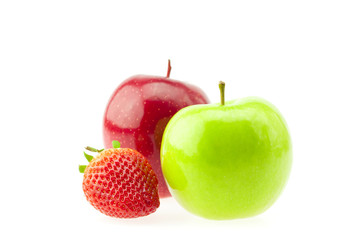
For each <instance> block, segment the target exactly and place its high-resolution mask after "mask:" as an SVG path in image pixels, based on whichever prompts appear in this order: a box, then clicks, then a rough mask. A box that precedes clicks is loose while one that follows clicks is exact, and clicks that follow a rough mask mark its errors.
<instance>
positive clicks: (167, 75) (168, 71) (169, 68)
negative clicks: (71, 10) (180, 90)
mask: <svg viewBox="0 0 360 240" xmlns="http://www.w3.org/2000/svg"><path fill="white" fill-rule="evenodd" d="M170 72H171V64H170V59H168V69H167V74H166V77H167V78H169V77H170Z"/></svg>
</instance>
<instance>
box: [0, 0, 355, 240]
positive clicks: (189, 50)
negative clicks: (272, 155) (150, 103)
mask: <svg viewBox="0 0 360 240" xmlns="http://www.w3.org/2000/svg"><path fill="white" fill-rule="evenodd" d="M127 2H128V3H124V2H121V1H74V0H71V1H66V0H62V1H15V0H14V1H6V0H5V1H4V0H3V1H1V2H0V81H1V83H0V106H1V109H0V110H1V112H0V113H1V118H0V121H1V124H0V140H1V142H0V144H1V145H0V146H1V148H0V149H1V155H0V163H1V165H0V169H1V173H0V184H1V185H0V189H1V191H0V210H1V212H0V218H1V231H0V238H1V239H68V238H74V239H75V238H77V239H80V238H84V239H85V238H86V239H130V238H131V239H133V238H135V239H136V238H144V237H147V238H148V239H149V238H150V239H152V238H155V237H156V238H158V239H163V238H171V239H174V238H175V239H180V238H181V239H183V238H184V237H187V238H190V237H191V236H192V237H197V238H201V239H209V238H214V239H215V238H222V239H226V238H227V236H233V237H234V238H238V239H265V238H266V239H268V238H269V239H326V238H329V237H333V238H337V239H340V238H341V239H359V238H360V233H359V230H357V229H356V228H358V227H359V225H360V224H359V223H360V220H359V215H360V207H359V203H360V154H359V149H360V139H359V135H360V127H359V126H360V115H359V111H360V108H359V104H360V94H359V90H360V89H359V85H358V83H359V80H360V4H359V1H346V0H342V1H329V0H328V1H318V0H309V1H308V0H302V1H255V0H254V1H217V2H215V1H195V0H193V1H184V0H183V1H177V2H175V1H154V0H151V1H141V2H139V1H127ZM168 58H170V59H171V60H172V65H173V70H172V72H171V77H172V78H174V79H178V80H182V81H186V82H189V83H192V84H195V85H197V86H199V87H201V88H202V89H203V90H204V91H205V92H206V93H207V94H208V96H209V98H210V100H211V102H218V101H219V94H218V86H217V82H218V81H219V80H223V81H225V82H226V84H227V85H226V86H227V88H226V98H227V99H228V100H230V99H235V98H241V97H245V96H251V95H255V96H261V97H263V98H265V99H267V100H269V101H270V102H272V103H273V104H274V105H276V106H277V107H278V108H279V109H280V111H281V112H282V114H283V115H284V117H285V118H286V120H287V122H288V125H289V127H290V131H291V135H292V139H293V147H294V164H293V169H292V173H291V176H290V179H289V182H288V185H287V186H286V188H285V191H284V192H283V194H282V195H281V197H280V198H279V199H278V201H277V202H276V203H275V204H274V205H273V206H272V207H271V208H270V209H269V210H268V211H267V212H265V213H263V214H261V215H259V216H257V217H253V218H250V219H240V220H233V221H220V222H219V221H209V220H204V219H201V218H199V217H196V216H193V215H191V214H189V213H187V212H185V210H183V209H182V208H181V207H180V206H179V205H177V203H176V202H175V201H174V200H173V199H167V200H164V201H161V206H160V208H159V209H158V211H157V212H156V213H154V214H152V215H150V216H148V217H144V218H140V219H132V220H121V219H112V218H109V217H107V216H105V215H102V214H101V213H99V212H97V211H96V210H94V209H93V208H92V207H91V206H90V204H88V203H87V202H86V199H85V197H84V195H83V192H82V188H81V184H82V175H81V174H79V173H78V165H79V164H85V163H86V160H85V158H84V157H83V153H82V151H83V147H84V146H86V145H90V146H95V147H101V146H102V144H103V143H102V117H103V113H104V110H105V106H106V103H107V101H108V99H109V97H110V95H111V93H112V92H113V90H114V89H115V88H116V87H117V86H118V85H119V84H120V83H121V81H123V80H124V79H126V78H128V77H130V76H132V75H135V74H141V73H142V74H150V75H166V70H167V59H168ZM100 237H101V238H100Z"/></svg>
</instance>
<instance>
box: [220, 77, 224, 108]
mask: <svg viewBox="0 0 360 240" xmlns="http://www.w3.org/2000/svg"><path fill="white" fill-rule="evenodd" d="M219 89H220V101H221V102H220V104H221V105H222V106H223V105H225V83H224V82H223V81H220V82H219Z"/></svg>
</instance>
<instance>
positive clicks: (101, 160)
mask: <svg viewBox="0 0 360 240" xmlns="http://www.w3.org/2000/svg"><path fill="white" fill-rule="evenodd" d="M83 190H84V193H85V196H86V199H87V200H88V201H89V202H90V203H91V205H93V206H94V207H95V208H96V209H98V210H99V211H100V212H102V213H104V214H106V215H108V216H111V217H117V218H136V217H141V216H146V215H149V214H150V213H153V212H155V211H156V209H157V208H158V207H159V205H160V202H159V195H158V180H157V178H156V175H155V173H154V171H153V170H152V168H151V165H150V164H149V163H148V161H147V159H146V158H145V157H144V156H143V155H141V154H140V153H139V152H137V151H136V150H133V149H129V148H116V149H113V148H111V149H106V150H104V151H102V152H101V153H99V154H98V155H97V156H95V157H94V158H93V159H92V160H91V162H90V163H89V165H88V166H87V167H86V169H85V172H84V180H83Z"/></svg>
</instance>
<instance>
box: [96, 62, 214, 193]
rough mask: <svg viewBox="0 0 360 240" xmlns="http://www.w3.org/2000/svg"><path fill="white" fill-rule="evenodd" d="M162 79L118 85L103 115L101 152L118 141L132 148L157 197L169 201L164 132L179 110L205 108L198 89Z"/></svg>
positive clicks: (139, 78) (134, 79)
mask: <svg viewBox="0 0 360 240" xmlns="http://www.w3.org/2000/svg"><path fill="white" fill-rule="evenodd" d="M170 71H171V66H170V61H169V62H168V72H167V76H166V77H160V76H146V75H136V76H133V77H130V78H128V79H127V80H125V81H124V82H122V83H121V84H120V85H119V86H118V88H117V89H116V90H115V91H114V93H113V94H112V96H111V98H110V100H109V102H108V104H107V107H106V110H105V114H104V125H103V137H104V145H105V148H109V147H111V144H112V141H113V140H118V141H119V142H120V143H121V147H124V148H132V149H136V150H137V151H139V152H140V153H141V154H143V155H144V156H145V157H146V158H147V159H148V161H149V162H150V164H151V166H152V168H153V170H154V171H155V174H156V176H157V178H158V180H159V195H160V197H161V198H164V197H169V196H170V192H169V190H168V188H167V185H166V183H165V180H164V177H163V173H162V170H161V164H160V146H161V140H162V136H163V132H164V129H165V127H166V125H167V123H168V121H169V120H170V118H171V117H172V116H173V115H174V114H175V113H176V112H178V111H179V110H180V109H182V108H184V107H187V106H190V105H195V104H207V103H209V100H208V98H207V96H206V95H205V93H204V92H203V91H202V90H201V89H200V88H198V87H196V86H194V85H191V84H187V83H184V82H181V81H176V80H172V79H170V78H169V75H170Z"/></svg>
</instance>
